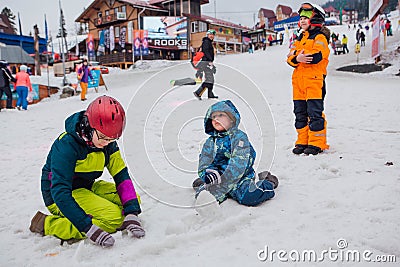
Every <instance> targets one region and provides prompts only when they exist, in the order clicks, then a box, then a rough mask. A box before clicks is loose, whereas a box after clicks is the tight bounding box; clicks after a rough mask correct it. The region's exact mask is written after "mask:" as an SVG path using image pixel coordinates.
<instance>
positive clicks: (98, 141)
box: [92, 129, 116, 148]
mask: <svg viewBox="0 0 400 267" xmlns="http://www.w3.org/2000/svg"><path fill="white" fill-rule="evenodd" d="M93 131H94V133H93V138H92V142H93V145H94V146H95V147H97V148H104V147H105V146H107V145H108V144H110V143H112V142H114V141H115V140H116V139H113V138H109V137H107V136H106V135H104V134H103V133H101V132H99V131H97V130H96V129H94V130H93Z"/></svg>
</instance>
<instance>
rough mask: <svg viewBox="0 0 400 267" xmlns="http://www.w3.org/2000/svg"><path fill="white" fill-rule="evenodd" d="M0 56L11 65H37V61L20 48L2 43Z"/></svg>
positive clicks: (0, 44)
mask: <svg viewBox="0 0 400 267" xmlns="http://www.w3.org/2000/svg"><path fill="white" fill-rule="evenodd" d="M0 55H1V58H0V59H2V60H5V61H7V62H8V63H11V64H35V60H34V59H33V58H31V57H30V56H29V54H28V53H26V52H25V50H23V49H22V48H21V47H19V46H15V45H6V44H3V43H0Z"/></svg>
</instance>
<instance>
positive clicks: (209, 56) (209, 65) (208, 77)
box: [193, 30, 218, 100]
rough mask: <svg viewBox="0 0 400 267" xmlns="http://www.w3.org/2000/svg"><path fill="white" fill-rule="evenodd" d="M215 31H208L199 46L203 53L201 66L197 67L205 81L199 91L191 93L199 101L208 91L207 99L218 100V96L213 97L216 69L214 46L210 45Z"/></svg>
mask: <svg viewBox="0 0 400 267" xmlns="http://www.w3.org/2000/svg"><path fill="white" fill-rule="evenodd" d="M215 34H216V31H215V30H208V31H207V33H206V37H204V38H203V42H202V44H201V51H202V52H203V53H204V56H203V58H202V60H201V63H200V64H201V65H200V66H199V70H200V72H204V76H205V81H204V82H203V83H202V84H201V86H200V87H199V89H197V90H196V91H194V92H193V94H194V96H195V97H196V98H197V99H199V100H201V96H202V95H203V93H204V92H205V90H208V98H218V96H216V95H214V93H213V88H214V74H215V72H216V68H215V66H214V63H213V61H214V46H213V44H212V42H213V40H214V37H215Z"/></svg>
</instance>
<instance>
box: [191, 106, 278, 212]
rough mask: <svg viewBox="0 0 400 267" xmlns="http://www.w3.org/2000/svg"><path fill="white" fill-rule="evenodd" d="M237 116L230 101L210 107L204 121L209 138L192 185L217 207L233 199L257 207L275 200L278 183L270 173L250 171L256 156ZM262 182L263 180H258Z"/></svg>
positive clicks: (200, 157)
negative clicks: (211, 199)
mask: <svg viewBox="0 0 400 267" xmlns="http://www.w3.org/2000/svg"><path fill="white" fill-rule="evenodd" d="M239 123H240V114H239V112H238V110H237V109H236V107H235V106H234V105H233V103H232V102H231V101H230V100H226V101H220V102H217V103H216V104H214V105H212V106H211V107H210V108H209V109H208V111H207V114H206V116H205V118H204V127H205V132H206V134H208V135H210V137H209V138H208V139H207V141H206V142H205V144H204V145H203V148H202V151H201V154H200V156H199V167H198V175H199V179H197V180H195V181H194V182H193V187H194V188H195V189H197V191H198V192H197V193H199V192H200V191H201V190H204V189H206V190H208V191H209V192H210V193H211V194H213V195H214V197H215V198H216V199H217V201H218V202H219V203H221V202H223V201H224V200H226V199H227V198H232V199H234V200H236V201H237V202H238V203H240V204H243V205H246V206H256V205H258V204H260V203H262V202H264V201H266V200H268V199H270V198H272V197H274V195H275V193H274V188H276V186H277V185H278V180H277V178H276V177H275V176H273V175H271V174H270V173H269V172H263V173H262V175H260V174H259V177H260V181H258V182H257V183H256V182H255V173H254V169H253V164H254V160H255V158H256V152H255V151H254V148H253V146H252V145H251V143H250V141H249V139H248V137H247V134H246V133H244V132H243V131H241V130H240V129H239V128H238V127H239ZM261 179H262V180H261Z"/></svg>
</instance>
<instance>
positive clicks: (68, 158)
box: [29, 95, 145, 247]
mask: <svg viewBox="0 0 400 267" xmlns="http://www.w3.org/2000/svg"><path fill="white" fill-rule="evenodd" d="M124 128H125V111H124V109H123V107H122V105H121V104H120V103H119V102H118V101H117V100H116V99H114V98H112V97H110V96H105V95H104V96H100V97H98V98H96V99H95V100H94V101H93V102H92V103H90V105H89V106H88V108H87V109H86V110H83V111H80V112H77V113H74V114H72V115H71V116H70V117H69V118H67V119H66V121H65V132H64V133H62V134H61V135H60V136H59V137H58V138H57V139H56V140H55V141H54V143H53V145H52V147H51V150H50V152H49V154H48V156H47V160H46V164H45V165H44V166H43V168H42V178H41V191H42V196H43V200H44V204H45V205H46V207H47V209H48V210H49V211H50V212H51V215H45V214H43V213H41V212H40V211H38V212H37V213H36V215H35V216H34V217H33V219H32V221H31V225H30V227H29V229H30V230H31V232H34V233H39V234H41V235H46V236H47V235H51V236H55V237H57V238H59V239H61V240H64V241H68V242H75V241H79V240H81V239H85V238H86V237H87V238H89V239H90V240H92V241H93V242H94V243H95V244H97V245H99V246H102V247H111V246H113V245H114V242H115V240H114V238H113V237H112V236H111V234H112V233H115V232H116V231H120V230H125V229H126V230H128V232H130V233H131V235H132V236H133V237H135V238H141V237H143V236H144V235H145V231H144V229H143V227H142V226H141V222H140V219H139V217H138V215H139V214H140V213H141V209H140V205H139V198H138V195H137V194H136V191H135V187H134V185H133V182H132V180H131V177H130V175H129V172H128V168H127V166H126V164H125V162H124V159H123V158H122V155H121V152H120V150H119V147H118V144H117V142H116V140H117V139H118V138H119V137H121V135H122V132H123V130H124ZM104 168H107V170H108V172H109V173H110V175H111V176H112V177H113V179H114V183H112V182H108V181H105V180H98V181H96V179H98V178H100V177H101V176H102V174H103V171H104Z"/></svg>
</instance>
